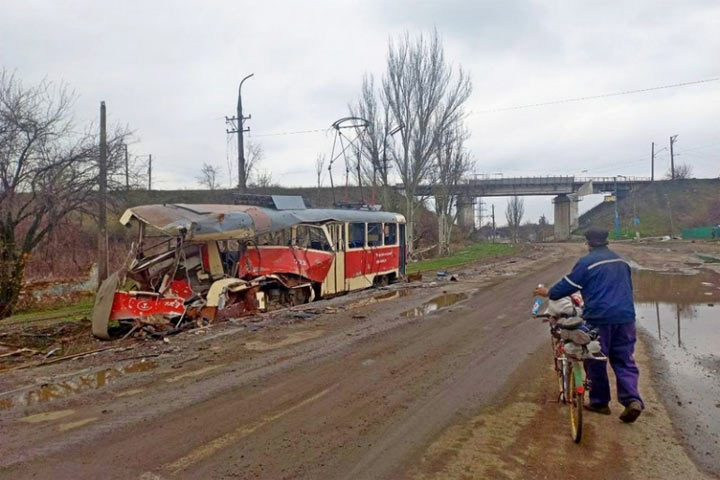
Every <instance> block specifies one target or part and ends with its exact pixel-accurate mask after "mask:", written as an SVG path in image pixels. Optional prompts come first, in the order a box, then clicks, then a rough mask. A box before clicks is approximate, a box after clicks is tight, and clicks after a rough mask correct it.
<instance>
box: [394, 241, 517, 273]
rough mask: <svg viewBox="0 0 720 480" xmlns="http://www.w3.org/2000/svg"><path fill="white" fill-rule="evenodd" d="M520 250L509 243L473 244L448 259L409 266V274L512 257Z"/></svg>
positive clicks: (425, 261) (440, 258) (423, 261)
mask: <svg viewBox="0 0 720 480" xmlns="http://www.w3.org/2000/svg"><path fill="white" fill-rule="evenodd" d="M518 250H519V247H518V246H517V245H511V244H508V243H473V244H471V245H468V246H467V247H465V248H463V249H461V250H458V251H457V252H455V253H453V254H452V255H449V256H447V257H438V258H430V259H428V260H421V261H419V262H415V263H411V264H409V265H408V266H407V270H406V271H407V273H415V272H425V271H428V270H443V269H446V268H451V267H458V266H460V265H465V264H467V263H470V262H475V261H478V260H483V259H486V258H493V257H501V256H504V255H511V254H513V253H515V252H517V251H518Z"/></svg>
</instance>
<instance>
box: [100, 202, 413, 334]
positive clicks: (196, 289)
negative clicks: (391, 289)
mask: <svg viewBox="0 0 720 480" xmlns="http://www.w3.org/2000/svg"><path fill="white" fill-rule="evenodd" d="M242 200H243V202H242V203H243V204H242V205H187V204H163V205H145V206H139V207H133V208H130V209H128V210H127V211H126V212H125V213H124V214H123V216H122V217H121V219H120V223H122V224H123V225H126V226H130V225H132V224H134V223H135V224H137V225H138V237H137V241H136V242H135V243H134V244H133V251H132V252H131V255H130V258H131V260H130V261H129V264H128V265H127V266H126V267H125V268H124V269H122V270H120V271H118V272H115V273H114V274H113V275H111V276H110V277H109V278H108V279H107V280H106V281H105V282H104V283H103V285H102V286H101V288H100V291H99V292H98V295H97V298H96V302H95V308H94V309H93V333H94V334H95V335H96V336H98V337H100V338H105V339H109V338H110V333H109V331H108V326H109V325H114V324H116V323H133V324H134V325H135V326H138V325H143V326H147V325H151V329H152V330H158V331H163V326H165V327H168V326H170V325H180V323H181V322H183V321H187V320H195V321H198V322H199V321H203V322H208V321H214V320H215V319H216V318H232V317H237V316H241V315H244V314H247V313H252V312H256V311H267V310H272V309H275V308H280V307H283V306H292V305H297V304H302V303H307V302H310V301H313V300H314V299H317V298H325V297H328V296H333V295H337V294H341V293H344V292H348V291H352V290H357V289H361V288H367V287H370V286H372V285H378V284H387V283H389V282H392V281H394V280H397V279H399V278H401V277H402V276H404V274H405V257H406V256H405V251H406V232H405V218H404V217H403V216H402V215H400V214H397V213H390V212H381V211H372V210H368V209H344V208H336V209H311V208H306V207H305V203H304V201H303V200H302V198H301V197H286V196H252V195H245V196H243V197H242Z"/></svg>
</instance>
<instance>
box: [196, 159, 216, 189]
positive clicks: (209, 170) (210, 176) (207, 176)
mask: <svg viewBox="0 0 720 480" xmlns="http://www.w3.org/2000/svg"><path fill="white" fill-rule="evenodd" d="M197 181H198V183H199V184H200V185H201V186H203V187H205V188H207V189H208V190H217V189H218V188H220V167H215V166H213V165H210V164H209V163H204V162H203V166H202V169H201V170H200V175H199V176H198V177H197Z"/></svg>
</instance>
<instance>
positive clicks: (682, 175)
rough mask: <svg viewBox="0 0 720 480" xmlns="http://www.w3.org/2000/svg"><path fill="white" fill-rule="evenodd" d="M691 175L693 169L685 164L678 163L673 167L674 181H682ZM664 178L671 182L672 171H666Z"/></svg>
mask: <svg viewBox="0 0 720 480" xmlns="http://www.w3.org/2000/svg"><path fill="white" fill-rule="evenodd" d="M692 175H693V168H692V165H688V164H687V163H679V164H677V165H676V166H675V177H674V178H675V180H682V179H686V178H692ZM665 178H666V179H668V180H672V179H673V176H672V171H670V170H668V172H667V173H666V174H665Z"/></svg>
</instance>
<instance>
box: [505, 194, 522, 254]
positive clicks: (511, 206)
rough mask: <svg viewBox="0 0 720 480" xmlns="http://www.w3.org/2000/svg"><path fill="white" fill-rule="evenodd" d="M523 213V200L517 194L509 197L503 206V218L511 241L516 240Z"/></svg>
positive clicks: (514, 241)
mask: <svg viewBox="0 0 720 480" xmlns="http://www.w3.org/2000/svg"><path fill="white" fill-rule="evenodd" d="M523 215H525V201H524V200H523V199H522V198H520V197H518V196H514V197H511V198H510V200H508V202H507V207H506V208H505V220H507V223H508V228H509V230H510V235H511V237H512V241H513V243H517V242H518V237H519V233H520V222H522V218H523Z"/></svg>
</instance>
